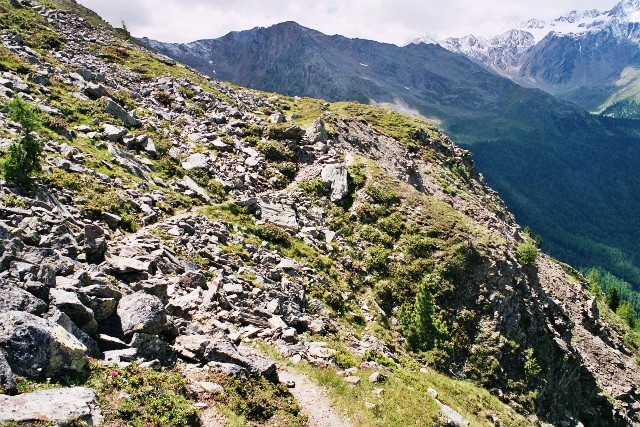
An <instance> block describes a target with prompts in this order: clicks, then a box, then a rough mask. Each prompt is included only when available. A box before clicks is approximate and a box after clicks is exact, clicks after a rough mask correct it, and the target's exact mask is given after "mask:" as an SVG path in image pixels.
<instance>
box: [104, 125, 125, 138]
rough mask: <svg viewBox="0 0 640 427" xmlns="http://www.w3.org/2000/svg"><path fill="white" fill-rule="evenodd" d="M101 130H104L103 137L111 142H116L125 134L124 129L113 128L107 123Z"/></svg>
mask: <svg viewBox="0 0 640 427" xmlns="http://www.w3.org/2000/svg"><path fill="white" fill-rule="evenodd" d="M102 128H103V129H104V136H105V137H106V138H107V139H108V140H109V141H111V142H118V141H119V140H121V139H122V137H123V136H125V135H126V134H127V130H126V129H125V128H121V127H117V126H113V125H110V124H108V123H105V124H104V125H103V126H102Z"/></svg>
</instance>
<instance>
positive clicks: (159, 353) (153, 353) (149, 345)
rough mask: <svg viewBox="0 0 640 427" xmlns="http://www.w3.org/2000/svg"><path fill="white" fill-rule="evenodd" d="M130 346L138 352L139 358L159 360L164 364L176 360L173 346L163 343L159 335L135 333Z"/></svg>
mask: <svg viewBox="0 0 640 427" xmlns="http://www.w3.org/2000/svg"><path fill="white" fill-rule="evenodd" d="M130 345H131V347H132V348H135V349H137V350H138V356H141V357H143V358H144V359H147V360H153V359H157V360H159V361H160V363H162V364H169V363H172V362H174V361H175V359H176V356H175V353H174V351H173V349H172V348H171V345H169V344H168V343H167V342H165V341H163V340H162V339H161V338H160V337H159V336H158V335H149V334H141V333H135V334H133V337H132V339H131V344H130Z"/></svg>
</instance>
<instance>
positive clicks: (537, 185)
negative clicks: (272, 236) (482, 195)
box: [143, 22, 640, 286]
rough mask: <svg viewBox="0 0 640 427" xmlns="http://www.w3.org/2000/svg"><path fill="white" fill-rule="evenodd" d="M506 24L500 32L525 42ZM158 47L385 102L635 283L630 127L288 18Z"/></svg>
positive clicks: (252, 79)
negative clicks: (432, 129) (465, 152)
mask: <svg viewBox="0 0 640 427" xmlns="http://www.w3.org/2000/svg"><path fill="white" fill-rule="evenodd" d="M520 36H522V33H517V32H514V33H512V34H511V36H510V37H506V39H507V40H511V41H512V42H513V43H514V45H515V46H516V50H517V49H518V48H517V42H518V41H522V40H530V38H529V37H520ZM143 41H144V42H145V43H147V44H148V45H150V46H152V47H154V48H155V49H157V50H158V51H160V52H162V53H164V54H167V55H169V56H171V57H172V58H174V59H176V60H178V61H181V62H183V63H186V64H189V65H191V66H193V67H195V68H197V69H198V70H200V71H201V72H203V73H208V74H209V75H211V76H215V77H217V78H220V79H222V80H227V81H231V82H233V83H235V84H239V85H245V86H248V87H253V88H256V89H260V90H265V91H271V92H278V93H284V94H288V95H298V96H312V97H317V98H323V99H327V100H330V101H337V100H356V101H359V102H361V103H370V102H376V103H378V104H383V105H391V106H393V107H394V108H396V109H398V110H399V111H405V112H408V113H413V114H415V113H418V114H420V115H422V116H424V117H428V118H430V119H433V120H436V121H437V122H438V123H439V125H440V126H442V128H443V129H445V130H446V131H447V132H449V133H450V134H451V135H452V136H454V137H455V139H456V141H457V142H459V143H461V144H463V145H464V146H465V147H467V148H469V149H471V150H472V151H473V153H474V156H475V159H476V162H477V164H478V167H479V169H480V170H481V171H482V172H483V173H484V174H485V175H486V179H487V181H488V182H489V183H490V184H491V185H492V186H493V187H494V188H496V189H497V190H498V191H500V193H501V195H502V197H503V198H504V199H505V201H506V202H507V205H508V206H509V207H510V209H511V210H512V211H513V212H514V213H515V214H516V217H517V218H518V220H519V221H520V222H521V223H524V224H528V225H530V226H531V227H532V228H533V229H534V230H535V231H536V232H537V233H541V234H542V235H543V236H544V241H545V247H546V248H547V249H548V250H549V251H550V253H551V254H552V255H554V256H556V257H558V258H559V259H562V260H565V261H568V262H571V263H573V264H574V265H578V266H581V267H590V266H601V267H603V268H605V269H606V270H609V271H611V272H613V273H615V274H616V275H618V276H620V277H623V278H625V279H626V280H627V281H630V282H632V283H634V284H636V286H637V285H640V268H639V266H640V255H639V254H638V253H637V251H636V250H635V248H636V244H635V242H636V241H637V240H638V239H640V224H639V223H638V218H640V206H638V204H637V203H636V200H637V197H638V191H640V190H639V188H638V186H637V182H636V180H635V176H636V171H637V170H638V169H639V168H640V164H639V162H640V160H638V159H640V157H639V156H638V154H640V153H638V151H639V150H640V146H639V145H638V143H637V141H638V139H637V135H636V134H635V132H636V131H635V128H636V127H635V124H634V123H631V122H625V121H616V120H611V119H607V118H599V117H595V116H591V115H590V114H588V113H586V112H584V111H582V110H580V109H579V108H577V107H575V106H573V105H571V104H569V103H567V102H563V101H558V100H557V99H556V98H554V97H552V96H550V95H548V94H546V93H544V92H542V91H540V90H533V89H527V88H523V87H521V86H519V85H517V84H515V83H513V82H511V81H509V80H508V79H506V78H503V77H500V76H498V75H496V74H495V73H494V72H491V71H489V70H487V69H486V68H484V67H482V66H479V65H478V64H477V63H475V62H473V61H471V60H469V59H467V58H465V57H463V56H462V55H458V54H454V53H452V52H449V51H447V50H446V49H444V48H442V47H441V46H437V45H434V44H419V45H416V44H411V45H407V46H405V47H398V46H394V45H390V44H382V43H376V42H373V41H367V40H358V39H347V38H345V37H341V36H326V35H324V34H322V33H319V32H317V31H314V30H311V29H308V28H304V27H301V26H299V25H297V24H295V23H292V22H288V23H283V24H279V25H275V26H272V27H270V28H255V29H253V30H249V31H243V32H233V33H230V34H228V35H226V36H224V37H222V38H219V39H216V40H202V41H198V42H194V43H190V44H168V43H160V42H156V41H151V40H143Z"/></svg>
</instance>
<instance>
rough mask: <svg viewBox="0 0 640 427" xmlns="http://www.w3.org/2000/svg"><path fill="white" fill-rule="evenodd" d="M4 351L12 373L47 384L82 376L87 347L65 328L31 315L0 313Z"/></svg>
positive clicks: (16, 312) (12, 312) (14, 312)
mask: <svg viewBox="0 0 640 427" xmlns="http://www.w3.org/2000/svg"><path fill="white" fill-rule="evenodd" d="M0 348H1V349H3V350H4V351H5V352H6V356H7V362H9V366H11V370H12V371H13V372H14V373H16V374H18V375H22V376H26V377H29V378H35V379H40V380H43V379H45V378H60V377H64V376H65V375H68V374H73V373H77V372H82V371H83V370H84V368H85V366H86V363H87V358H86V356H87V347H86V346H85V345H84V344H82V343H81V342H80V341H78V339H77V338H76V337H74V336H73V335H71V334H70V333H69V332H67V331H66V330H65V329H64V328H63V327H62V326H60V325H57V324H55V323H53V322H51V321H49V320H45V319H41V318H39V317H36V316H34V315H32V314H29V313H24V312H19V311H9V312H6V313H0Z"/></svg>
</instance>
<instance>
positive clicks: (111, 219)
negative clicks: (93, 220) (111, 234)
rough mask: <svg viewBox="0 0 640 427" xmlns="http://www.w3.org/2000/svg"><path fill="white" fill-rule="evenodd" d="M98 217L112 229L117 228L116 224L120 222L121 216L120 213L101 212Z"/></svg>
mask: <svg viewBox="0 0 640 427" xmlns="http://www.w3.org/2000/svg"><path fill="white" fill-rule="evenodd" d="M100 219H102V220H103V221H104V222H105V223H106V224H107V225H108V226H109V228H110V229H112V230H115V229H116V228H118V225H120V223H121V222H122V217H121V216H120V215H116V214H112V213H110V212H103V213H102V216H101V217H100Z"/></svg>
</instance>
